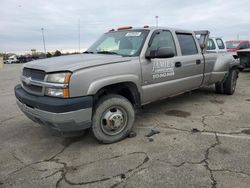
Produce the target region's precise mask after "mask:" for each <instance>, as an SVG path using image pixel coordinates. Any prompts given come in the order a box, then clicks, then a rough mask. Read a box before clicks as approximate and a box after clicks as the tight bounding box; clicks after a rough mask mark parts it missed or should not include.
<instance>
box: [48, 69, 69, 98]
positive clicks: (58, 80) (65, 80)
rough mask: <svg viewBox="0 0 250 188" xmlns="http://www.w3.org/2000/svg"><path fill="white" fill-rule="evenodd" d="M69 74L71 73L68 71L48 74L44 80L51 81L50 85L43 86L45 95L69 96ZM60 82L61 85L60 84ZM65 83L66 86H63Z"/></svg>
mask: <svg viewBox="0 0 250 188" xmlns="http://www.w3.org/2000/svg"><path fill="white" fill-rule="evenodd" d="M70 76H71V73H69V72H64V73H54V74H48V75H47V79H46V82H49V83H51V86H48V87H46V88H45V95H48V96H53V97H62V98H69V88H68V84H69V81H70ZM53 83H54V86H53ZM60 84H61V85H62V86H60ZM58 85H59V86H58ZM65 85H66V86H67V87H65ZM61 87H62V88H61Z"/></svg>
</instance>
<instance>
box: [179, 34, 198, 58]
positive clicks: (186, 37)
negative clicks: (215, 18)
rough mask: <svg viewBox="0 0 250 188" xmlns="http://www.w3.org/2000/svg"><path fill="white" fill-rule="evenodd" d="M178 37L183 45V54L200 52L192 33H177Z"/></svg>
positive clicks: (181, 45)
mask: <svg viewBox="0 0 250 188" xmlns="http://www.w3.org/2000/svg"><path fill="white" fill-rule="evenodd" d="M177 38H178V41H179V44H180V47H181V53H182V55H193V54H197V53H198V49H197V46H196V43H195V40H194V37H193V35H192V34H186V33H177Z"/></svg>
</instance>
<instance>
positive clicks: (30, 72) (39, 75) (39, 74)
mask: <svg viewBox="0 0 250 188" xmlns="http://www.w3.org/2000/svg"><path fill="white" fill-rule="evenodd" d="M45 75H46V73H45V72H44V71H42V70H36V69H29V68H24V69H23V76H25V77H31V78H32V80H42V81H43V80H44V78H45Z"/></svg>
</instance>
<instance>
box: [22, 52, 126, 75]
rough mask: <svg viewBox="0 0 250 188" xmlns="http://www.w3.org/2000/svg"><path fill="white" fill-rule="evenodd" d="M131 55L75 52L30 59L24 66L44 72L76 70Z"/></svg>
mask: <svg viewBox="0 0 250 188" xmlns="http://www.w3.org/2000/svg"><path fill="white" fill-rule="evenodd" d="M130 60H131V57H122V56H119V55H106V54H105V55H104V54H76V55H67V56H60V57H53V58H46V59H40V60H35V61H31V62H29V63H26V64H24V67H26V68H31V69H39V70H44V71H45V72H58V71H72V72H74V71H76V70H79V69H84V68H89V67H94V66H100V65H105V64H110V63H120V62H126V61H130Z"/></svg>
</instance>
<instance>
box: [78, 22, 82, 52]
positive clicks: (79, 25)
mask: <svg viewBox="0 0 250 188" xmlns="http://www.w3.org/2000/svg"><path fill="white" fill-rule="evenodd" d="M78 50H79V53H80V52H81V22H80V19H79V20H78Z"/></svg>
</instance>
